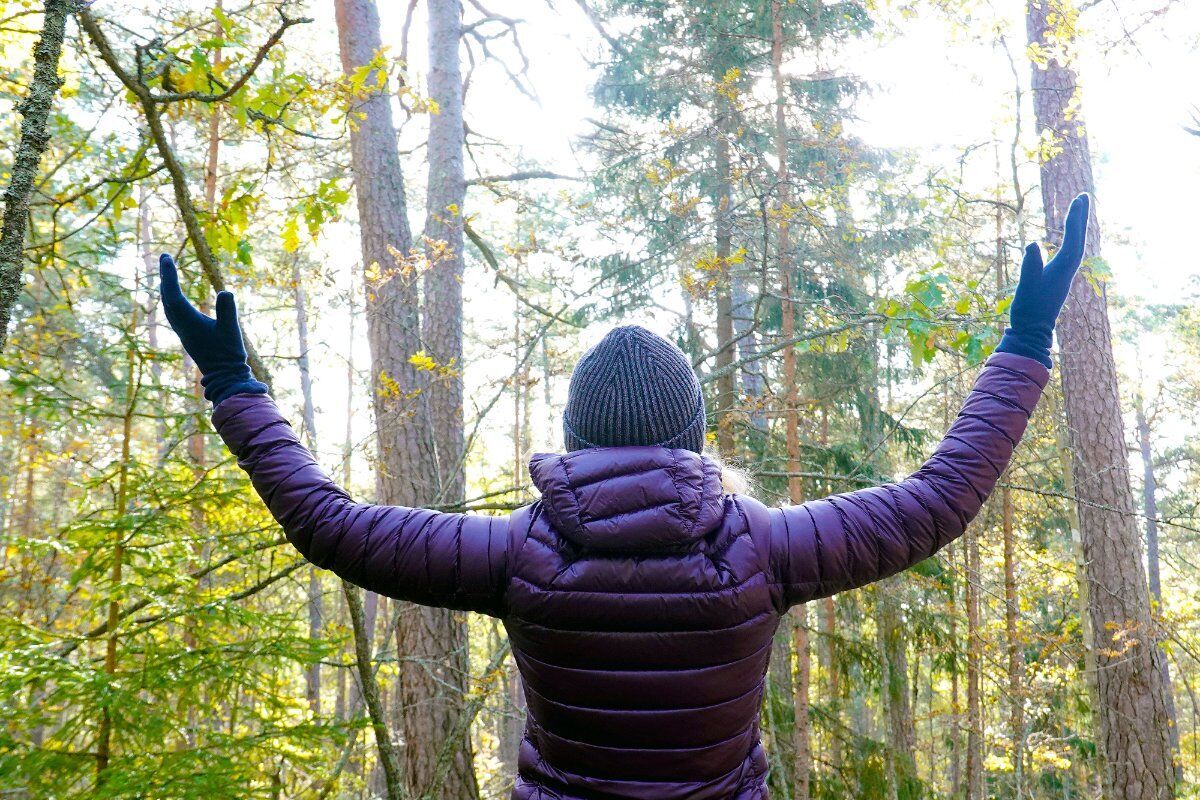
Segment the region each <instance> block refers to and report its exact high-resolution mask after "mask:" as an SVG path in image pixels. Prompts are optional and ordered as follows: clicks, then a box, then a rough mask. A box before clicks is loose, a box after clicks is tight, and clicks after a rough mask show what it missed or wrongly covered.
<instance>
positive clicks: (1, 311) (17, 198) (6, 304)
mask: <svg viewBox="0 0 1200 800" xmlns="http://www.w3.org/2000/svg"><path fill="white" fill-rule="evenodd" d="M74 9H75V2H74V0H46V4H45V7H44V8H43V11H42V32H41V35H40V36H39V37H38V41H37V44H36V45H34V47H33V80H32V81H30V83H29V93H28V94H27V95H26V96H25V98H24V99H23V100H22V101H21V102H20V103H18V104H17V111H19V112H20V113H21V139H20V141H19V142H18V143H17V148H16V154H15V156H14V157H13V164H12V170H11V175H12V176H11V177H10V178H9V181H8V187H7V188H6V189H5V190H4V222H3V226H2V227H0V350H3V349H4V345H5V344H6V343H7V342H8V326H9V322H10V321H11V318H12V309H13V306H14V305H16V303H17V298H18V297H19V296H20V294H21V264H22V262H23V260H24V250H25V230H26V227H27V223H28V219H29V198H30V197H31V196H32V195H33V183H34V181H35V180H37V172H38V164H39V163H41V160H42V153H44V152H45V151H46V146H47V145H48V144H49V143H50V125H49V122H50V110H51V109H52V108H53V106H54V98H55V97H56V96H57V95H58V90H59V89H60V88H61V87H62V79H61V78H59V77H58V60H59V57H60V56H61V55H62V44H63V35H64V33H65V31H66V27H67V16H68V15H69V14H71V13H72V12H73V11H74Z"/></svg>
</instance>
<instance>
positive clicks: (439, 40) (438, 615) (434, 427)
mask: <svg viewBox="0 0 1200 800" xmlns="http://www.w3.org/2000/svg"><path fill="white" fill-rule="evenodd" d="M427 8H428V12H429V94H430V97H432V98H433V100H435V101H436V102H437V104H438V109H439V110H438V113H437V114H433V115H431V116H430V119H429V141H428V159H429V180H428V193H427V197H426V207H427V213H428V217H427V218H426V222H425V254H426V258H427V259H428V262H427V266H426V270H425V274H424V278H423V279H424V290H425V291H424V309H423V313H422V315H421V343H422V344H423V345H424V349H425V351H426V353H427V354H428V355H429V356H430V358H432V359H433V360H434V362H436V364H437V365H438V366H437V367H436V368H435V370H436V373H437V374H436V376H432V375H431V376H425V377H426V379H425V380H424V381H423V385H424V388H423V389H422V392H421V395H420V397H419V398H418V402H419V403H420V404H421V405H422V406H423V408H424V409H425V412H424V415H423V416H424V417H425V419H427V420H428V425H429V426H430V442H429V444H430V445H431V449H429V450H427V451H425V452H424V453H423V456H424V458H423V463H422V464H421V466H420V468H419V471H418V472H417V473H415V475H416V476H419V478H420V479H421V480H423V481H425V484H426V485H425V486H424V487H423V490H422V492H421V495H420V497H419V498H418V502H417V503H416V504H435V505H441V504H446V503H455V502H461V501H462V500H463V499H464V486H465V480H464V474H463V385H462V368H463V367H462V353H463V344H462V331H463V319H462V314H463V311H462V277H463V227H462V220H463V217H462V206H463V195H464V192H465V190H466V182H465V179H464V176H463V136H464V129H463V118H462V114H463V93H462V76H461V74H460V69H459V40H460V37H461V27H462V21H461V17H462V8H461V6H460V3H459V1H458V0H430V2H429V3H428V5H427ZM400 641H401V642H402V643H403V645H404V648H405V651H404V652H405V656H406V659H405V660H404V661H403V662H401V665H400V675H399V678H398V680H397V691H399V692H400V695H401V697H400V702H401V707H402V709H403V711H402V713H403V716H402V726H403V727H402V730H403V734H404V740H405V748H404V756H405V772H406V775H407V778H408V783H409V786H411V787H412V788H413V790H414V792H415V793H416V794H417V795H418V796H419V797H455V798H463V800H467V798H473V797H477V796H478V795H479V788H478V786H477V785H476V780H475V768H474V763H473V759H472V756H471V739H470V736H469V735H468V732H467V731H461V732H459V733H455V726H456V722H457V721H458V718H459V716H460V715H461V714H462V713H463V699H464V697H465V695H466V681H467V674H468V671H469V665H468V663H467V624H466V616H465V615H464V614H462V613H459V612H455V611H448V610H446V609H439V608H428V607H426V606H416V605H410V606H408V607H407V608H405V609H404V610H403V612H402V613H401V614H400ZM450 736H457V738H458V739H459V741H456V742H454V743H453V744H452V745H451V747H450V750H449V751H448V753H445V754H444V753H443V751H444V750H445V747H444V745H445V743H446V741H447V737H450ZM441 758H449V759H451V762H450V764H449V769H448V770H444V774H445V778H444V780H442V781H441V784H440V785H437V786H435V785H433V783H434V781H435V780H437V775H438V774H439V771H440V767H439V759H441Z"/></svg>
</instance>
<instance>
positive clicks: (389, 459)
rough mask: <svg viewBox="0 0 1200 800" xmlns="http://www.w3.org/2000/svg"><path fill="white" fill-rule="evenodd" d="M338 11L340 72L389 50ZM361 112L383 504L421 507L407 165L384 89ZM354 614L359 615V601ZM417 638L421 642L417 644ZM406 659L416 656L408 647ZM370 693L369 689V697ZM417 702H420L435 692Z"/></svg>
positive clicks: (426, 460)
mask: <svg viewBox="0 0 1200 800" xmlns="http://www.w3.org/2000/svg"><path fill="white" fill-rule="evenodd" d="M334 15H335V18H336V20H337V28H338V50H339V53H340V56H341V62H342V70H343V72H344V73H345V74H346V75H350V74H352V73H353V72H354V71H355V70H356V69H358V68H359V67H361V66H363V65H366V64H368V63H370V62H371V61H372V59H374V57H375V55H376V54H377V53H378V52H379V50H380V48H381V46H382V43H381V41H380V35H379V13H378V10H377V9H376V7H375V3H374V0H335V2H334ZM381 77H383V76H374V75H373V76H369V77H368V79H367V80H365V81H364V82H363V83H364V85H365V86H370V87H376V86H378V80H377V79H378V78H381ZM384 83H385V84H386V78H384ZM354 110H355V111H356V112H357V113H358V114H359V115H360V116H359V119H358V120H357V124H356V125H354V126H351V130H350V155H351V164H352V167H353V171H354V186H355V199H356V202H357V207H358V220H359V239H360V243H361V247H362V260H363V272H364V281H363V288H364V290H365V293H366V312H367V340H368V342H369V344H370V347H371V379H372V380H371V386H372V392H371V396H372V400H373V406H374V412H375V426H376V437H375V441H376V453H377V460H376V473H375V489H376V500H377V501H378V502H380V503H386V504H390V505H403V506H419V505H421V504H422V503H423V502H425V500H426V498H427V497H428V496H429V494H430V493H429V490H428V487H429V481H430V479H431V478H433V476H435V475H436V473H435V472H433V471H432V470H431V465H432V464H434V463H435V460H434V459H433V458H432V457H431V456H432V453H433V449H434V448H433V442H432V433H433V431H432V426H431V425H430V424H429V420H428V417H427V416H426V415H425V414H423V413H421V409H422V408H423V407H424V402H423V399H422V398H421V397H420V393H421V391H422V389H423V388H424V387H423V385H422V382H421V381H420V380H419V379H418V375H417V371H416V367H415V366H414V365H413V364H412V363H411V361H410V358H411V357H412V356H413V355H414V354H415V353H416V352H417V351H418V350H419V349H420V347H419V344H420V315H419V309H418V292H417V284H416V281H415V279H414V276H413V273H414V269H413V260H412V252H411V251H412V232H411V230H410V228H409V225H408V203H407V198H406V196H405V189H404V175H403V173H402V171H401V169H400V157H399V154H398V152H397V149H396V129H395V126H394V125H393V123H392V109H391V103H390V94H389V92H388V90H387V87H386V85H384V86H379V87H378V88H372V89H369V90H367V92H366V94H365V95H363V96H360V97H357V98H355V109H354ZM343 589H344V590H345V591H346V596H347V602H348V603H350V602H351V599H350V598H351V595H352V594H354V592H353V591H352V590H351V589H350V587H346V586H343ZM375 601H376V598H375V597H373V596H368V597H367V598H366V599H365V601H364V602H363V603H362V604H361V606H362V614H363V617H364V620H363V623H364V624H363V625H362V626H360V627H361V630H360V631H359V630H357V629H356V635H355V646H356V648H357V651H358V653H359V660H360V664H359V671H360V673H362V670H363V666H362V663H361V660H362V657H363V654H364V653H365V654H366V657H367V658H368V659H369V657H370V641H371V638H372V637H371V633H372V629H373V627H374V626H373V624H372V620H371V619H370V618H369V617H370V616H371V614H370V613H369V612H370V611H371V610H372V609H373V608H374V607H375V605H376V602H375ZM351 612H352V614H353V612H354V608H353V607H351ZM403 644H404V645H405V646H406V648H407V646H408V645H409V641H407V640H405V641H404V642H403ZM413 644H415V645H419V640H418V641H417V642H413ZM402 655H404V656H407V655H409V654H408V653H407V651H406V652H404V653H402ZM366 690H367V687H366V686H363V687H362V691H363V693H364V695H365V694H366ZM363 699H364V700H367V701H368V708H369V709H370V703H371V702H372V701H371V699H370V698H367V697H365V696H364V698H363ZM406 699H407V698H406ZM416 700H418V701H422V702H423V701H428V700H433V698H432V697H429V698H424V697H421V698H416ZM374 702H375V703H376V704H377V705H378V706H379V708H378V713H376V710H374V709H371V714H372V722H373V724H374V725H375V727H376V742H377V745H378V746H379V750H380V758H381V761H382V762H383V766H384V776H385V779H386V782H387V784H388V787H389V792H390V791H392V790H393V789H395V791H396V792H401V791H402V790H403V786H402V780H403V775H404V773H403V772H399V773H398V774H397V775H392V774H391V772H390V770H391V767H390V766H389V764H388V763H387V761H388V759H389V758H392V757H396V758H397V762H396V763H397V769H398V770H399V769H400V767H399V766H398V765H399V760H398V756H396V754H394V753H389V752H385V742H386V743H388V744H389V745H390V741H391V740H390V736H389V735H388V733H387V730H386V727H387V726H386V721H385V720H384V719H383V714H384V711H383V706H382V700H381V699H380V698H379V697H378V696H376V698H375V699H374ZM414 707H416V706H414ZM401 724H403V721H402V723H401ZM381 727H382V729H383V730H380V728H381ZM406 745H408V746H410V747H414V748H417V749H421V748H430V747H432V748H434V749H433V752H434V753H436V745H435V744H432V743H430V742H429V741H428V740H420V739H416V740H412V741H408V740H406ZM407 749H408V748H407V747H406V750H407ZM396 796H399V795H398V794H397V795H396Z"/></svg>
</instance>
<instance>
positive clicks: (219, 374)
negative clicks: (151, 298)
mask: <svg viewBox="0 0 1200 800" xmlns="http://www.w3.org/2000/svg"><path fill="white" fill-rule="evenodd" d="M158 278H159V291H160V292H161V293H162V304H163V311H165V312H166V314H167V322H169V323H171V328H172V329H173V330H174V331H175V333H176V334H178V336H179V341H180V342H182V343H183V349H184V350H186V351H187V354H188V355H189V356H191V357H192V361H195V362H196V367H197V368H199V370H200V383H201V385H203V386H204V396H205V397H206V398H208V399H209V400H211V401H212V404H213V407H214V408H215V407H216V406H217V405H218V404H219V403H220V402H221V401H222V400H224V399H226V398H227V397H233V396H234V395H235V394H266V393H267V386H266V384H264V383H261V382H259V381H256V380H255V379H254V375H253V374H252V373H251V372H250V365H249V364H247V363H246V345H245V344H243V343H242V331H241V329H240V328H239V327H238V316H237V303H235V302H234V299H233V293H232V292H219V293H218V294H217V318H216V319H213V318H212V317H209V316H207V315H205V314H201V313H200V311H198V310H197V309H196V307H195V306H193V305H192V304H191V303H189V302H188V299H187V298H186V297H184V296H183V291H182V290H181V289H180V288H179V273H178V272H177V271H176V270H175V260H174V259H172V258H171V256H169V255H167V254H166V253H163V254H162V255H161V256H159V258H158Z"/></svg>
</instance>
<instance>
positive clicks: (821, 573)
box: [213, 353, 1048, 800]
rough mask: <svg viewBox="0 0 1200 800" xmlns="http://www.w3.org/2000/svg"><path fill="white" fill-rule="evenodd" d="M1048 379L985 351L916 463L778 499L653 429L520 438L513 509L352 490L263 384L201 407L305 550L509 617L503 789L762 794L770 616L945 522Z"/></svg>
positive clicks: (571, 794) (895, 560) (431, 599)
mask: <svg viewBox="0 0 1200 800" xmlns="http://www.w3.org/2000/svg"><path fill="white" fill-rule="evenodd" d="M1047 378H1048V373H1047V370H1046V368H1045V367H1043V366H1042V365H1041V364H1039V363H1038V362H1036V361H1033V360H1032V359H1028V358H1024V357H1023V356H1017V355H1011V354H1008V353H998V354H996V355H993V356H992V357H991V359H990V360H989V361H988V363H987V365H986V367H985V368H984V370H983V372H982V374H981V375H980V376H979V379H978V381H977V382H976V384H975V387H974V389H973V390H972V392H971V394H970V396H969V397H968V398H967V401H966V404H965V405H964V407H963V409H962V412H961V413H960V414H959V416H958V418H957V419H956V420H955V422H954V425H953V426H952V427H951V429H950V431H949V432H948V433H947V434H946V437H945V439H944V440H943V441H942V443H941V444H940V445H939V446H938V448H937V451H936V452H935V453H934V455H933V457H932V458H930V459H929V461H927V462H926V463H925V464H924V465H923V466H922V467H921V468H920V469H919V470H917V472H915V473H913V474H912V475H911V476H909V477H908V478H907V479H905V480H904V481H902V482H900V483H895V484H888V485H885V486H878V487H874V488H870V489H864V490H861V491H856V492H849V493H847V494H841V495H836V496H834V497H830V498H827V499H825V500H820V501H816V502H811V503H805V504H804V505H800V506H792V507H788V508H767V507H766V506H764V505H762V504H761V503H759V502H757V501H755V500H752V499H751V498H749V497H743V496H739V495H728V494H724V493H723V492H722V490H721V480H720V469H719V467H718V466H717V464H716V463H715V462H713V461H712V460H710V459H708V458H705V457H703V456H699V455H696V454H695V453H692V452H690V451H686V450H668V449H665V448H658V447H618V448H602V449H596V450H580V451H576V452H573V453H569V454H567V455H548V454H543V455H537V456H534V458H533V461H532V463H531V464H530V472H531V474H532V476H533V480H534V483H535V484H536V485H537V487H538V489H540V490H541V493H542V497H541V499H540V500H539V501H538V502H536V503H534V504H533V505H531V506H527V507H525V508H521V509H519V510H517V511H516V512H514V513H513V514H512V516H511V517H510V518H509V519H503V518H497V517H485V516H473V515H467V514H444V513H439V512H436V511H425V510H419V509H410V508H397V507H388V506H373V505H366V504H362V503H356V502H354V500H352V499H351V498H350V496H349V495H347V494H346V492H344V491H343V490H342V489H340V488H339V487H338V486H337V485H335V484H334V483H333V481H331V480H330V479H329V477H328V476H326V474H325V473H324V472H322V471H321V469H320V468H319V467H318V466H317V464H316V463H315V462H314V461H313V459H312V456H310V455H309V453H308V451H307V450H305V449H304V447H303V446H302V445H301V444H300V441H299V440H298V439H297V437H296V434H295V432H293V430H292V428H291V427H290V426H289V425H288V423H287V422H286V421H285V420H284V419H283V417H282V416H280V413H279V410H278V409H277V408H276V407H275V404H274V402H272V401H271V399H270V398H269V397H267V396H265V395H238V396H235V397H232V398H230V399H228V400H226V401H224V402H222V403H221V405H220V406H219V407H218V408H217V410H216V412H215V413H214V415H213V421H214V423H215V425H216V428H217V430H218V431H219V432H220V434H221V436H222V437H223V438H224V439H225V442H226V443H227V444H228V445H229V448H230V450H232V451H233V452H234V453H235V454H236V455H237V457H238V463H239V464H240V465H241V466H242V468H243V469H245V470H246V471H247V472H248V473H249V474H250V477H251V479H252V480H253V483H254V487H255V489H257V490H258V493H259V494H260V495H261V496H262V498H263V500H264V501H266V503H267V506H268V507H269V508H270V510H271V513H272V514H273V515H274V516H275V518H276V519H277V520H279V522H280V524H281V525H282V526H283V529H284V531H286V533H287V537H288V539H289V540H290V541H291V542H292V544H294V545H295V546H296V548H297V549H299V550H300V552H301V553H303V554H304V555H305V556H306V557H307V558H308V559H310V560H311V561H312V562H313V563H315V564H316V565H317V566H320V567H325V568H327V569H331V570H333V571H334V572H336V573H337V574H338V575H341V576H342V577H344V578H346V579H347V580H350V581H352V582H353V583H356V584H358V585H360V586H363V587H365V588H367V589H370V590H372V591H375V592H379V593H380V594H384V595H387V596H390V597H396V598H400V599H403V600H410V601H413V602H416V603H424V604H428V605H436V606H445V607H450V608H457V609H469V610H472V611H478V612H481V613H484V614H490V615H492V616H495V617H499V618H500V619H501V620H503V622H504V625H505V627H506V628H507V629H508V634H509V637H510V638H511V640H512V644H513V652H514V654H515V657H516V661H517V665H518V667H519V668H520V672H521V677H522V679H523V681H524V685H525V696H526V699H527V701H528V706H529V721H528V725H527V729H526V734H525V739H524V741H523V742H522V745H521V752H520V760H519V764H520V766H519V776H518V778H517V782H516V787H515V788H514V790H513V797H514V798H519V799H520V800H533V798H538V799H539V800H541V798H560V800H573V799H575V798H580V799H586V800H597V799H598V798H605V799H607V798H638V799H639V800H669V799H673V798H691V800H716V798H736V800H751V798H765V797H766V788H765V784H766V772H767V761H766V758H765V756H764V754H763V749H762V746H761V744H760V743H759V730H758V713H759V705H760V703H761V700H762V691H763V679H764V675H765V673H766V669H767V659H768V657H769V655H770V642H771V636H772V634H773V632H774V631H775V627H776V625H777V624H778V622H779V619H780V616H781V615H782V614H783V613H784V612H785V611H787V609H788V608H789V607H790V606H792V605H794V604H796V603H803V602H805V601H808V600H813V599H816V598H819V597H824V596H827V595H831V594H833V593H835V592H840V591H843V590H846V589H851V588H853V587H856V586H862V585H864V584H867V583H871V582H872V581H877V580H879V579H880V578H884V577H886V576H888V575H892V574H894V573H896V572H899V571H901V570H903V569H905V568H906V567H909V566H911V565H912V564H915V563H917V562H918V561H921V560H922V559H925V558H928V557H929V556H930V555H932V554H933V553H934V552H936V551H937V550H938V549H939V548H940V547H942V546H944V545H945V544H947V543H948V542H950V541H951V540H953V539H954V538H955V537H957V536H959V535H960V534H961V533H962V532H963V529H964V527H965V526H966V525H967V523H968V522H970V520H971V519H972V518H973V517H974V516H975V514H976V513H978V511H979V508H980V506H981V505H982V504H983V501H984V500H985V498H986V497H987V496H988V493H989V492H990V491H991V490H992V487H993V486H994V485H995V483H996V481H997V479H998V478H999V477H1000V475H1001V473H1002V472H1003V471H1004V468H1005V467H1006V466H1007V464H1008V461H1009V457H1010V456H1011V455H1012V451H1013V447H1014V446H1015V445H1016V443H1017V441H1018V440H1019V439H1020V438H1021V435H1022V433H1023V432H1024V430H1025V425H1026V422H1027V421H1028V419H1029V415H1030V414H1031V412H1032V411H1033V408H1034V406H1035V405H1036V404H1037V401H1038V398H1039V397H1040V396H1041V393H1042V388H1043V387H1044V386H1045V384H1046V380H1047Z"/></svg>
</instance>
